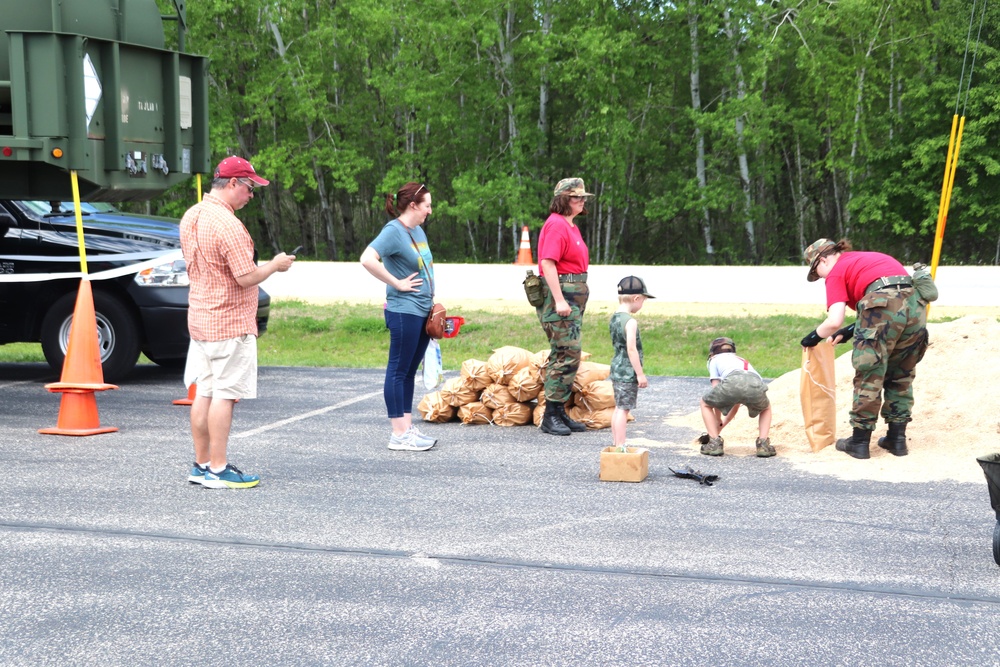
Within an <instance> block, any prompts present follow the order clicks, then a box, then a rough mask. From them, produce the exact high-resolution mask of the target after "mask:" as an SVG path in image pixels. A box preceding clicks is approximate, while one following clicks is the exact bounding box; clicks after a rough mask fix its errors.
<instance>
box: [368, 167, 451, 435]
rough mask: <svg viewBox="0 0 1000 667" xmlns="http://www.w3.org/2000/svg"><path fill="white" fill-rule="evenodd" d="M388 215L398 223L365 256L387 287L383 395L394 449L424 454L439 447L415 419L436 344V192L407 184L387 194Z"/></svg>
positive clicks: (391, 223) (389, 224)
mask: <svg viewBox="0 0 1000 667" xmlns="http://www.w3.org/2000/svg"><path fill="white" fill-rule="evenodd" d="M385 212H386V213H388V214H389V215H391V216H393V219H392V220H390V221H389V222H387V223H386V224H385V227H383V228H382V231H381V232H380V233H379V235H378V236H377V237H376V238H375V240H374V241H372V242H371V243H370V244H369V245H368V247H367V248H365V251H364V252H363V253H361V265H362V266H364V267H365V269H366V270H367V271H368V273H370V274H372V275H373V276H375V277H376V278H378V279H379V280H381V281H382V282H383V283H385V285H386V287H385V303H386V306H385V326H386V328H387V329H389V361H388V363H387V364H386V367H385V383H384V385H383V394H384V397H385V407H386V411H387V412H388V415H389V421H390V422H391V424H392V435H391V437H390V438H389V449H392V450H396V451H414V452H422V451H425V450H428V449H430V448H431V447H433V446H434V445H435V444H436V443H437V440H435V439H434V438H431V437H429V436H426V435H424V434H423V433H421V432H420V431H419V430H418V429H417V427H416V426H414V425H413V417H412V413H413V389H414V378H415V377H416V374H417V368H418V367H419V366H420V362H421V361H422V360H423V358H424V352H425V351H426V350H427V344H428V342H430V337H429V336H428V335H427V331H426V330H425V328H424V325H425V323H426V321H427V316H428V315H429V314H430V311H431V307H432V306H433V305H434V258H433V257H432V255H431V250H430V247H429V246H428V245H427V235H426V234H424V230H423V229H422V228H421V225H422V224H423V223H424V221H425V220H426V219H427V216H428V215H430V214H431V193H430V192H429V191H428V190H427V187H426V186H425V185H423V184H422V183H414V182H410V183H407V184H406V185H404V186H403V187H401V188H400V189H399V191H398V192H396V194H389V195H386V199H385Z"/></svg>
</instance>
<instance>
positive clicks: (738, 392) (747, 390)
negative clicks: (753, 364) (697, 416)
mask: <svg viewBox="0 0 1000 667" xmlns="http://www.w3.org/2000/svg"><path fill="white" fill-rule="evenodd" d="M701 400H703V401H705V403H706V404H708V405H710V406H712V407H713V408H718V409H719V410H722V414H724V415H728V414H729V411H730V410H732V409H733V406H734V405H736V404H737V403H740V404H742V405H745V406H747V411H748V412H749V413H750V417H751V418H753V417H756V416H757V415H759V414H760V413H761V412H763V411H764V410H767V409H768V407H770V405H771V404H770V403H769V402H768V400H767V385H766V384H765V383H764V381H763V380H761V379H760V378H759V377H757V375H756V374H754V373H749V372H747V371H733V372H732V373H730V374H729V375H727V376H726V378H725V379H724V380H723V381H722V382H720V383H719V384H717V385H715V386H714V387H712V389H711V391H709V392H708V393H707V394H705V395H704V396H702V397H701Z"/></svg>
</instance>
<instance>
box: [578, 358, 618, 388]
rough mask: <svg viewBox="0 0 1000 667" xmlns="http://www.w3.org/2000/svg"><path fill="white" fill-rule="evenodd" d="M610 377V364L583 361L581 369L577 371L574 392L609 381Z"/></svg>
mask: <svg viewBox="0 0 1000 667" xmlns="http://www.w3.org/2000/svg"><path fill="white" fill-rule="evenodd" d="M609 375H611V365H610V364H599V363H597V362H594V361H581V362H580V368H579V369H578V370H577V371H576V379H574V380H573V391H574V392H579V391H580V390H581V389H583V388H584V387H586V386H587V385H588V384H590V383H591V382H597V381H598V380H607V379H608V376H609Z"/></svg>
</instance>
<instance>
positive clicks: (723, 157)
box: [155, 0, 1000, 264]
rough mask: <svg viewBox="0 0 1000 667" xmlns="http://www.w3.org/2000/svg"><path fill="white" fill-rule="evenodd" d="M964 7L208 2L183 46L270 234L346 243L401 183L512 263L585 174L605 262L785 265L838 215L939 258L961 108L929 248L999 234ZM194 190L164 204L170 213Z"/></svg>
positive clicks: (858, 239) (998, 75)
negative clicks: (252, 185) (559, 192)
mask: <svg viewBox="0 0 1000 667" xmlns="http://www.w3.org/2000/svg"><path fill="white" fill-rule="evenodd" d="M158 2H159V3H160V5H161V8H162V9H164V11H167V10H168V9H169V4H170V3H166V2H164V0H158ZM978 8H979V5H977V9H978ZM970 9H971V7H970V5H969V3H967V2H963V1H961V0H939V1H936V2H933V3H928V2H914V1H912V0H911V1H905V2H901V3H888V2H881V1H880V2H871V1H870V0H840V1H839V2H803V3H792V4H789V3H775V2H769V3H761V2H757V1H756V0H734V1H733V2H729V3H726V5H725V7H724V8H722V6H716V5H715V4H713V3H707V2H704V1H699V2H695V1H691V2H681V3H648V2H621V1H616V2H611V1H610V0H588V2H583V1H582V0H563V1H560V2H555V1H554V0H542V1H541V2H529V1H528V0H504V1H503V2H500V1H498V0H466V1H463V2H461V3H456V2H453V1H451V0H447V1H446V0H427V1H426V2H420V3H412V2H404V1H403V0H378V1H376V0H352V1H351V2H337V1H335V0H282V1H281V2H271V3H263V4H262V3H259V2H251V1H250V0H202V1H200V2H198V3H189V4H188V24H189V26H190V30H189V32H188V36H187V47H188V50H190V51H193V52H196V53H202V54H205V55H207V56H209V57H210V58H211V90H210V93H211V100H212V103H211V105H210V110H211V140H212V150H213V155H214V158H215V159H220V158H222V157H224V156H225V155H227V154H230V153H239V154H242V155H246V156H248V157H251V158H252V159H253V161H254V163H255V165H256V166H257V168H258V170H259V171H260V172H261V173H262V174H264V175H265V176H266V177H268V178H271V179H272V180H273V181H274V185H273V186H272V187H270V188H268V189H267V190H266V191H264V192H262V193H261V194H260V196H259V197H255V201H254V202H252V203H251V205H250V206H248V207H247V208H246V209H245V210H244V211H242V212H241V214H240V215H241V217H242V218H243V219H244V220H245V221H247V224H248V227H249V229H250V230H251V233H252V234H253V235H254V237H255V239H256V240H257V244H258V247H260V248H261V249H262V251H265V250H267V249H276V248H280V247H288V246H289V245H296V244H297V243H299V242H301V241H303V240H304V241H306V244H307V248H308V250H309V253H310V255H311V256H315V257H318V258H322V259H343V258H345V257H356V256H357V255H358V254H359V253H360V252H361V250H362V249H363V248H364V246H365V245H366V244H367V242H368V241H369V240H370V239H371V238H372V237H374V235H375V234H376V233H377V231H378V229H379V228H380V227H381V225H382V224H383V223H384V221H385V215H384V213H383V211H382V202H383V201H384V195H385V193H386V192H391V191H394V190H395V189H396V188H398V187H399V186H400V185H401V184H402V183H403V182H405V181H409V180H416V181H419V182H423V183H426V184H427V185H428V188H429V189H430V191H431V192H432V193H433V197H434V208H435V211H434V215H433V217H432V219H431V221H430V223H429V224H428V232H429V237H430V240H431V244H432V247H433V248H434V251H435V256H436V258H437V259H439V260H443V261H465V260H471V261H498V262H509V261H511V260H512V258H513V257H514V256H515V255H516V252H517V246H518V242H519V231H520V228H521V226H522V225H528V226H529V227H530V228H531V229H532V230H535V229H537V228H538V227H540V225H541V223H542V221H543V220H544V219H545V217H546V214H547V210H548V209H547V204H548V201H549V198H550V197H551V191H552V190H551V189H552V186H553V185H554V183H555V182H556V181H558V180H559V179H560V178H564V177H566V176H570V175H577V176H580V177H582V178H584V180H585V182H586V183H587V185H588V187H589V189H591V190H592V191H593V192H596V193H598V195H599V196H598V197H597V199H596V200H595V201H594V202H592V203H591V204H590V205H589V209H590V213H589V215H587V216H586V217H581V218H580V219H579V220H578V222H579V223H580V226H581V229H582V231H583V233H584V235H585V238H586V240H587V243H588V246H589V248H590V251H591V260H592V261H593V262H595V263H652V264H666V263H677V264H690V263H700V262H708V261H718V262H721V261H729V262H736V263H751V262H757V263H785V262H798V261H799V257H800V256H801V251H802V247H803V245H804V244H808V243H809V242H811V241H812V240H813V239H815V238H816V237H819V236H827V237H840V236H842V235H845V234H847V235H850V236H851V237H852V239H854V240H855V245H856V246H857V247H866V248H873V249H879V250H883V251H886V252H890V253H892V254H895V255H897V256H899V258H900V259H901V260H903V261H911V260H913V259H928V257H929V254H930V247H931V245H932V244H933V237H934V233H935V227H936V225H937V218H938V204H939V202H940V199H941V189H942V176H943V173H944V162H945V158H946V155H947V153H948V146H949V130H950V126H951V121H952V116H953V115H955V114H956V113H957V114H958V115H960V116H962V117H964V118H965V124H964V133H963V137H962V144H961V152H960V154H959V158H960V159H959V163H958V169H957V171H956V178H955V184H954V191H953V194H952V198H951V201H950V213H949V216H948V221H949V222H948V227H947V231H948V235H947V238H946V241H945V244H944V248H943V258H942V259H943V261H945V262H949V263H983V262H996V261H997V257H996V247H997V239H998V237H1000V197H998V196H997V192H998V189H1000V94H998V92H997V91H998V90H1000V58H998V55H1000V53H998V45H1000V28H998V26H1000V6H996V5H995V4H993V5H989V6H988V7H987V10H986V15H985V20H984V22H983V28H982V31H981V32H980V31H979V30H978V28H979V25H978V18H979V15H978V14H977V15H976V16H975V17H974V18H975V19H976V20H975V23H974V24H973V28H974V29H973V30H972V31H971V34H972V35H973V37H974V38H975V37H976V36H978V37H979V38H980V39H979V43H978V45H977V44H976V43H975V42H973V43H971V44H968V45H967V42H966V40H967V36H968V35H969V34H970V31H969V26H970ZM692 26H696V27H697V35H698V40H697V53H695V52H694V49H693V47H694V43H693V41H692V37H691V35H692V32H691V28H692ZM967 46H968V47H969V49H970V51H969V52H968V53H967V52H966V47H967ZM973 61H974V64H975V66H974V68H973V67H972V66H971V65H972V63H973ZM963 73H964V76H965V79H964V82H965V83H964V84H961V83H960V80H961V79H962V77H963ZM693 75H695V76H693ZM695 80H696V81H697V83H698V88H699V92H700V97H701V109H700V110H698V111H694V110H693V109H692V82H693V81H695ZM970 82H971V86H968V84H969V83H970ZM967 86H968V91H967V92H966V87H967ZM543 100H544V104H543V102H542V101H543ZM738 124H739V126H740V127H739V129H738V127H737V125H738ZM696 133H700V135H701V137H702V139H703V141H704V146H705V156H704V159H705V184H704V186H702V185H700V184H699V182H698V180H697V178H696V171H695V169H696V168H695V164H696V156H697V144H696V141H695V137H696ZM742 165H746V169H747V170H748V173H749V179H750V181H749V182H748V183H743V182H742V178H741V166H742ZM205 187H207V182H206V183H205ZM745 193H748V194H749V197H750V203H749V206H748V205H747V201H746V197H747V194H745ZM192 195H193V189H192V187H191V186H188V187H184V188H175V190H174V191H171V192H168V193H166V194H165V195H164V196H163V197H161V198H160V199H159V200H158V201H157V202H156V207H157V210H156V211H155V212H157V213H162V214H166V215H171V216H174V217H179V215H180V214H181V213H182V212H183V210H184V208H186V206H188V205H190V203H191V202H192V201H193V196H192ZM706 220H707V223H706ZM706 224H707V226H708V228H707V229H705V225H706ZM748 225H750V226H751V227H752V228H753V230H754V234H755V241H754V243H755V246H754V247H748V245H747V234H746V227H747V226H748ZM706 232H707V233H708V235H709V236H710V237H711V240H712V246H713V248H712V252H711V253H709V249H708V247H707V242H706ZM984 240H985V242H984Z"/></svg>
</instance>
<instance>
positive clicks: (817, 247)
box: [805, 239, 837, 283]
mask: <svg viewBox="0 0 1000 667" xmlns="http://www.w3.org/2000/svg"><path fill="white" fill-rule="evenodd" d="M836 246H837V244H836V243H834V242H833V241H831V240H830V239H820V240H818V241H816V242H814V243H813V244H812V245H810V246H809V247H808V248H806V252H805V259H806V261H807V262H809V275H808V276H806V280H808V281H809V282H811V283H814V282H816V281H817V280H819V274H818V273H816V264H818V263H819V260H820V257H822V256H823V253H825V252H827V251H829V250H833V249H834V248H835V247H836Z"/></svg>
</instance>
